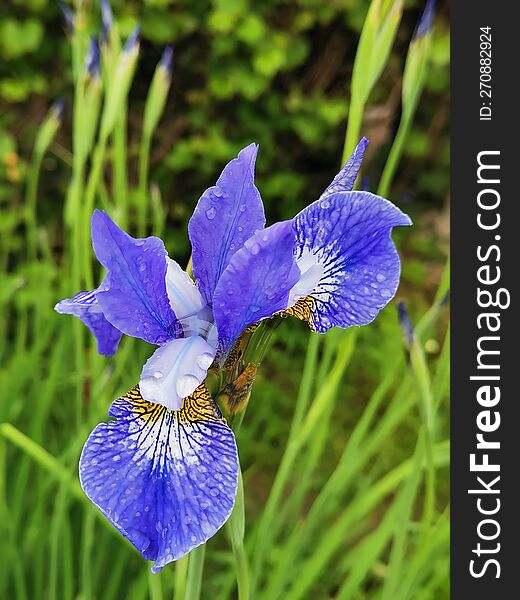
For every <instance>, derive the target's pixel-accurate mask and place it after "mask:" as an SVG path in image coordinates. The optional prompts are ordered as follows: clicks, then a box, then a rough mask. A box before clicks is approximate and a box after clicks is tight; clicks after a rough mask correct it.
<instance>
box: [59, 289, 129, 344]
mask: <svg viewBox="0 0 520 600" xmlns="http://www.w3.org/2000/svg"><path fill="white" fill-rule="evenodd" d="M96 292H97V290H92V291H91V292H79V293H78V294H76V295H75V296H74V297H73V298H65V299H64V300H61V302H58V304H56V306H55V307H54V309H55V310H56V311H57V312H59V313H60V314H63V315H74V316H75V317H78V318H80V319H81V320H82V321H83V323H84V324H85V325H86V326H87V327H88V328H89V329H90V331H92V333H93V334H94V335H95V336H96V339H97V344H98V352H99V354H104V355H105V356H112V355H113V354H115V352H116V350H117V347H118V345H119V341H120V339H121V332H120V331H119V330H118V329H116V328H115V327H114V326H113V325H111V324H110V323H109V322H108V321H107V320H106V318H105V315H104V314H103V311H102V310H101V306H100V305H99V303H98V301H97V298H96Z"/></svg>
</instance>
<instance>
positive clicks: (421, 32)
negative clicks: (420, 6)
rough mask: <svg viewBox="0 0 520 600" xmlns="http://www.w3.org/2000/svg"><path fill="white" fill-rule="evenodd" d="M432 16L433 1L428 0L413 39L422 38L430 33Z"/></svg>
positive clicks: (433, 9) (433, 14) (433, 12)
mask: <svg viewBox="0 0 520 600" xmlns="http://www.w3.org/2000/svg"><path fill="white" fill-rule="evenodd" d="M434 16H435V0H428V2H427V3H426V8H425V9H424V12H423V14H422V17H421V19H420V20H419V23H418V25H417V29H416V30H415V33H414V39H417V38H420V37H423V36H425V35H426V34H427V33H429V32H430V31H431V28H432V25H433V18H434Z"/></svg>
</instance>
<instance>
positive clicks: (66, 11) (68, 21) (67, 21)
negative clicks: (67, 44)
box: [60, 2, 76, 36]
mask: <svg viewBox="0 0 520 600" xmlns="http://www.w3.org/2000/svg"><path fill="white" fill-rule="evenodd" d="M60 9H61V13H62V15H63V26H64V28H65V32H66V33H67V35H69V36H72V35H73V34H74V26H75V21H76V15H75V13H74V11H73V10H72V9H71V7H70V6H69V5H68V4H65V2H60Z"/></svg>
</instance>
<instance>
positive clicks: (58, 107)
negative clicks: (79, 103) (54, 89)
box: [50, 98, 65, 123]
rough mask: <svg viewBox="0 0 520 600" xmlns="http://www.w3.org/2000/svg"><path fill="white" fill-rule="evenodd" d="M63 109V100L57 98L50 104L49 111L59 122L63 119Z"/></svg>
mask: <svg viewBox="0 0 520 600" xmlns="http://www.w3.org/2000/svg"><path fill="white" fill-rule="evenodd" d="M64 111H65V100H64V99H63V98H58V99H57V100H55V101H54V102H53V104H52V106H51V109H50V112H51V113H53V114H54V116H55V118H56V119H57V120H58V121H59V122H60V123H61V122H62V121H63V113H64Z"/></svg>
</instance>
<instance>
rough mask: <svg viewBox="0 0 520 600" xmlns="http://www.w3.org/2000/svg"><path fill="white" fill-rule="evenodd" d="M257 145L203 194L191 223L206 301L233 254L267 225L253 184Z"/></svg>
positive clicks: (195, 263) (197, 272)
mask: <svg viewBox="0 0 520 600" xmlns="http://www.w3.org/2000/svg"><path fill="white" fill-rule="evenodd" d="M257 152H258V147H257V146H256V144H251V145H249V146H247V147H246V148H244V149H243V150H242V151H241V152H240V153H239V155H238V157H237V158H235V159H234V160H232V161H231V162H229V163H228V164H227V165H226V166H225V167H224V170H223V171H222V174H221V175H220V177H219V179H218V181H217V184H216V185H215V186H213V187H211V188H209V189H207V190H206V191H205V192H204V194H202V196H201V198H200V200H199V202H198V204H197V206H196V208H195V210H194V211H193V216H192V217H191V219H190V222H189V224H188V232H189V236H190V240H191V245H192V249H193V251H192V255H193V274H194V275H195V279H196V280H197V283H198V285H199V289H200V291H201V293H202V296H203V297H204V299H205V301H206V303H207V304H211V303H212V300H213V292H214V290H215V288H216V286H217V283H218V280H219V278H220V276H221V274H222V273H223V271H224V270H225V268H226V267H227V265H228V264H229V262H230V260H231V257H232V256H233V255H234V254H235V252H236V251H237V250H239V249H240V248H241V247H242V245H243V244H244V242H245V241H246V240H247V239H249V238H250V237H251V236H252V235H253V234H254V233H255V232H256V231H257V230H259V229H262V228H263V227H264V225H265V215H264V207H263V204H262V198H261V197H260V193H259V191H258V190H257V189H256V187H255V184H254V177H255V160H256V154H257Z"/></svg>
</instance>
